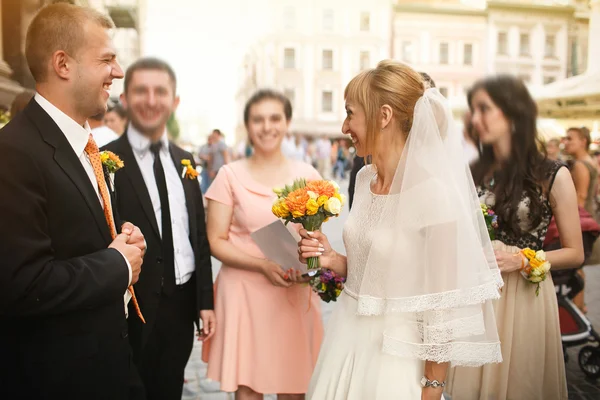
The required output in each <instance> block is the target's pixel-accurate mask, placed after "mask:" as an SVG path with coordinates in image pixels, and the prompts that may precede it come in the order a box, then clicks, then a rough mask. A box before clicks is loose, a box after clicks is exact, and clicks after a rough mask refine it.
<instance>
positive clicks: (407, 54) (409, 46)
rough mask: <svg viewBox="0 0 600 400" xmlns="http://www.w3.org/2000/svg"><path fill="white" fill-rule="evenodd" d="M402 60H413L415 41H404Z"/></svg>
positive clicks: (409, 61) (410, 61) (408, 61)
mask: <svg viewBox="0 0 600 400" xmlns="http://www.w3.org/2000/svg"><path fill="white" fill-rule="evenodd" d="M402 61H404V62H407V63H412V62H413V43H412V42H410V41H403V42H402Z"/></svg>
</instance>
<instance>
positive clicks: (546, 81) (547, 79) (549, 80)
mask: <svg viewBox="0 0 600 400" xmlns="http://www.w3.org/2000/svg"><path fill="white" fill-rule="evenodd" d="M554 81H556V77H555V76H544V85H548V84H550V83H552V82H554Z"/></svg>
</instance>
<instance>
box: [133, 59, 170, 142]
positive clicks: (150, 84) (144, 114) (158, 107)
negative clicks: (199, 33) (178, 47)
mask: <svg viewBox="0 0 600 400" xmlns="http://www.w3.org/2000/svg"><path fill="white" fill-rule="evenodd" d="M125 90H126V92H125V93H124V95H122V96H121V100H122V101H123V105H124V106H125V108H126V109H127V113H128V115H129V118H130V119H131V123H132V124H133V126H134V127H135V128H136V129H137V130H138V131H139V132H140V133H142V134H144V135H147V136H152V135H154V134H156V133H157V132H160V131H163V130H164V129H165V127H166V124H167V121H168V119H169V117H170V116H171V113H173V112H175V110H176V109H177V106H178V105H179V97H177V95H176V94H175V84H174V82H173V81H172V79H171V77H170V76H169V74H168V72H166V71H163V70H158V69H140V70H136V71H135V72H133V74H132V75H131V81H130V82H129V83H128V84H127V88H126V89H125ZM161 133H162V132H161Z"/></svg>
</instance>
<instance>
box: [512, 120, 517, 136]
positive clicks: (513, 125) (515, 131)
mask: <svg viewBox="0 0 600 400" xmlns="http://www.w3.org/2000/svg"><path fill="white" fill-rule="evenodd" d="M510 132H511V133H512V134H513V135H514V134H515V133H517V129H516V128H515V123H514V122H513V123H512V127H511V130H510Z"/></svg>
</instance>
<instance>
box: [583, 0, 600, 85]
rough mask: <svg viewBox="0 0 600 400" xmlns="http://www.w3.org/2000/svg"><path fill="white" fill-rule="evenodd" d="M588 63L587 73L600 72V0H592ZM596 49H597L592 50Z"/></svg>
mask: <svg viewBox="0 0 600 400" xmlns="http://www.w3.org/2000/svg"><path fill="white" fill-rule="evenodd" d="M588 35H589V36H588V38H589V39H588V65H587V71H586V72H587V73H588V74H593V73H596V72H600V51H598V45H600V0H591V1H590V25H589V33H588ZM592 49H596V50H592Z"/></svg>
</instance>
